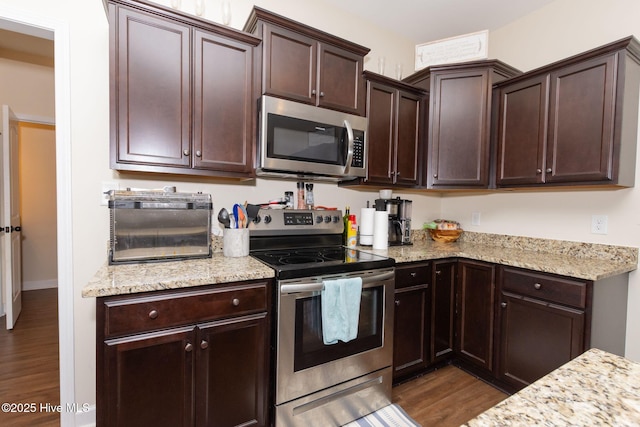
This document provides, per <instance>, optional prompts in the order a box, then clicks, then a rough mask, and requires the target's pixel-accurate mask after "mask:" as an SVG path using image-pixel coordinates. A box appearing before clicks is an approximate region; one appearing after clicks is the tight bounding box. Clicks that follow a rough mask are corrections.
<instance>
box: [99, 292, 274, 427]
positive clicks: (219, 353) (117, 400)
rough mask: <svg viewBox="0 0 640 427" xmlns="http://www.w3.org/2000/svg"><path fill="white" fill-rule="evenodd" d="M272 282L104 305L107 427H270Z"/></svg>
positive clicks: (102, 400) (102, 419)
mask: <svg viewBox="0 0 640 427" xmlns="http://www.w3.org/2000/svg"><path fill="white" fill-rule="evenodd" d="M269 288H270V282H265V281H255V282H238V283H235V284H230V285H215V286H205V287H201V288H197V289H193V288H192V289H182V290H177V291H160V292H147V293H141V294H137V295H126V296H114V297H103V298H98V301H97V317H96V319H97V379H96V383H97V425H98V426H118V427H122V426H151V425H170V426H194V425H195V426H213V427H230V426H265V425H268V420H269V416H268V413H269V412H268V407H269V404H268V402H269V400H268V396H269V384H268V381H269V354H270V351H269V346H270V338H269V331H270V327H269V325H270V321H269V312H270V310H269V305H270V300H271V298H270V291H269Z"/></svg>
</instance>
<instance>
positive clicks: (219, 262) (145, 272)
mask: <svg viewBox="0 0 640 427" xmlns="http://www.w3.org/2000/svg"><path fill="white" fill-rule="evenodd" d="M274 276H275V272H274V270H273V269H272V268H269V267H267V266H266V265H264V264H263V263H261V262H260V261H258V260H255V259H253V258H251V257H237V258H230V257H225V256H224V255H222V252H215V253H214V254H213V256H212V257H211V258H205V259H193V260H184V261H168V262H153V263H136V264H120V265H106V264H105V265H104V266H102V267H101V268H100V269H99V270H98V271H97V272H96V274H95V275H94V276H93V278H92V279H91V280H90V281H89V283H88V284H87V285H86V286H85V287H84V288H83V289H82V296H83V297H85V298H88V297H103V296H109V295H122V294H133V293H138V292H149V291H158V290H163V289H177V288H187V287H191V286H202V285H212V284H217V283H228V282H237V281H243V280H254V279H267V278H271V277H274Z"/></svg>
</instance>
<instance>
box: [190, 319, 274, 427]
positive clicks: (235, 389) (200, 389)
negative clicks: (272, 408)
mask: <svg viewBox="0 0 640 427" xmlns="http://www.w3.org/2000/svg"><path fill="white" fill-rule="evenodd" d="M196 347H197V351H196V361H197V362H196V363H197V370H196V390H197V391H196V393H197V396H198V400H197V404H196V426H207V427H230V426H241V425H242V426H249V425H252V426H266V425H267V420H268V417H267V414H268V405H267V404H268V400H267V399H268V395H269V356H268V354H269V353H268V352H269V323H268V318H267V314H266V313H261V314H256V315H253V316H246V317H240V318H234V319H229V320H227V321H219V322H214V323H210V324H206V325H200V326H199V342H198V343H197V346H196Z"/></svg>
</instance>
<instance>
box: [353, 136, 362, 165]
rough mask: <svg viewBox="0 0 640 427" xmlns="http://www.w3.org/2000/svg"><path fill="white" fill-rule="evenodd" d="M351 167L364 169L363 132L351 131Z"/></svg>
mask: <svg viewBox="0 0 640 427" xmlns="http://www.w3.org/2000/svg"><path fill="white" fill-rule="evenodd" d="M351 167H353V168H362V167H364V132H363V131H361V130H355V129H354V130H353V158H352V160H351Z"/></svg>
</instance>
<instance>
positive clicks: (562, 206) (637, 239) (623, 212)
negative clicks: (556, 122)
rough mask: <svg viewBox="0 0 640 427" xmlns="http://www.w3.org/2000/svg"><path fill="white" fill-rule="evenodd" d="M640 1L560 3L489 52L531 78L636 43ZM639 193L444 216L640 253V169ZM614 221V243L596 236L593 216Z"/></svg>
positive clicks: (485, 198)
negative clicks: (560, 63) (580, 56)
mask: <svg viewBox="0 0 640 427" xmlns="http://www.w3.org/2000/svg"><path fill="white" fill-rule="evenodd" d="M638 17H640V2H638V1H637V0H611V1H606V2H603V1H599V0H556V1H554V2H552V3H550V4H549V5H548V6H546V7H544V8H542V9H540V10H538V11H536V12H535V13H532V14H530V15H528V16H526V17H524V18H522V19H519V20H517V21H515V22H513V23H511V24H509V25H507V26H504V27H502V28H500V29H498V30H496V31H492V32H491V33H490V40H489V49H490V56H491V57H492V58H498V59H500V60H502V61H504V62H506V63H508V64H510V65H512V66H514V67H516V68H519V69H521V70H523V71H526V70H530V69H533V68H537V67H540V66H543V65H546V64H547V63H550V62H554V61H557V60H560V59H562V58H565V57H568V56H571V55H574V54H577V53H580V52H584V51H587V50H590V49H592V48H595V47H597V46H601V45H603V44H607V43H609V42H612V41H615V40H618V39H621V38H623V37H626V36H629V35H634V34H635V35H636V36H637V37H640V20H639V19H638ZM636 170H637V172H636V184H635V187H634V188H630V189H623V190H616V191H556V192H504V193H496V194H491V195H478V196H463V197H458V196H455V195H453V196H450V197H445V198H443V201H442V215H443V216H445V217H454V218H456V217H457V218H460V219H462V220H463V222H466V223H467V224H470V218H471V212H472V211H479V212H481V218H482V219H481V225H480V226H478V227H471V226H469V225H467V229H470V230H473V231H480V232H490V233H502V234H510V235H523V236H533V237H545V238H552V239H564V240H572V241H582V242H593V243H604V244H612V245H621V246H633V247H638V246H640V217H639V212H640V168H638V167H637V168H636ZM594 214H597V215H607V216H608V217H609V227H608V229H609V230H608V231H609V233H608V234H607V235H596V234H591V215H594ZM639 306H640V274H638V273H637V272H633V273H631V275H630V289H629V305H628V317H627V342H626V344H627V346H626V356H627V357H629V358H631V359H634V360H637V361H640V311H639V310H638V307H639Z"/></svg>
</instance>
